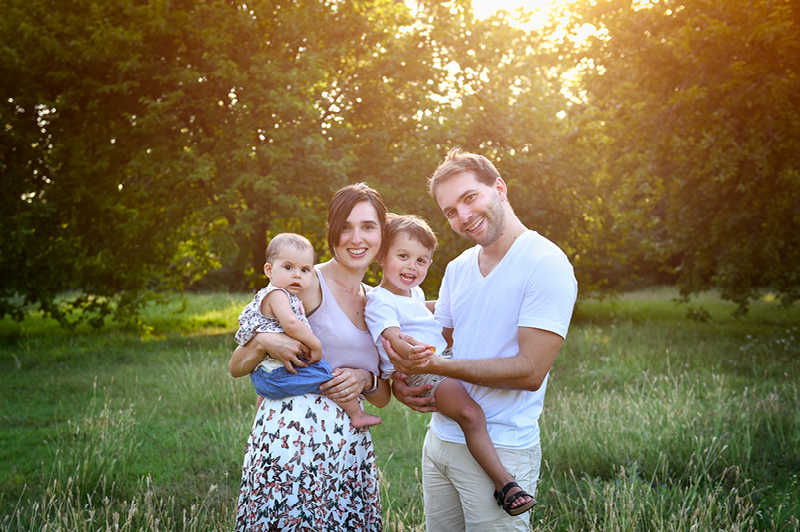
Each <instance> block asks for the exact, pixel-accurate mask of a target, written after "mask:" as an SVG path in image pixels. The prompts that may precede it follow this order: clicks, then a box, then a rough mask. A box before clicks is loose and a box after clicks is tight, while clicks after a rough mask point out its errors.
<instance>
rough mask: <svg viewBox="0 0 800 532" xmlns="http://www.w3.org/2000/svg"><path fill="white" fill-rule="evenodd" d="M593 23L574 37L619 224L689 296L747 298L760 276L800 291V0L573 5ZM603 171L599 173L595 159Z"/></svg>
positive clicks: (581, 20)
mask: <svg viewBox="0 0 800 532" xmlns="http://www.w3.org/2000/svg"><path fill="white" fill-rule="evenodd" d="M570 9H571V10H572V12H573V19H572V26H571V28H572V29H573V30H574V31H575V32H577V28H579V27H580V26H581V25H583V24H586V23H588V24H591V25H593V26H594V28H595V29H596V30H598V31H597V32H596V33H595V35H594V36H593V37H591V38H590V39H589V40H588V42H587V43H581V44H580V45H579V46H577V47H573V48H572V49H571V50H569V47H568V46H567V41H566V40H565V41H563V42H562V52H563V54H564V56H565V57H567V56H568V57H571V58H572V59H573V60H574V63H573V64H574V65H575V66H576V67H577V68H579V70H580V71H581V73H582V78H581V80H582V81H581V85H580V87H581V88H582V89H583V90H584V91H585V94H586V96H585V102H586V105H585V110H586V113H587V116H590V115H591V122H592V123H594V124H595V131H601V132H602V135H603V138H604V139H605V140H603V141H602V142H599V143H597V146H598V148H600V150H599V151H598V152H597V156H598V157H599V158H601V159H602V160H603V162H604V169H603V171H602V173H603V179H604V180H605V181H606V182H607V186H608V189H609V190H613V191H614V193H613V195H612V196H611V197H612V198H614V201H615V204H614V206H613V208H612V212H613V213H616V214H615V218H616V220H617V224H618V227H619V228H620V230H621V231H620V232H621V233H624V234H626V235H628V236H629V237H630V236H634V237H636V238H638V239H639V244H640V245H641V247H642V248H643V249H644V250H645V252H646V258H647V259H649V260H651V261H654V262H657V263H660V264H662V265H664V266H665V267H667V268H669V269H670V271H671V272H672V273H674V274H675V275H676V276H677V280H678V283H679V286H680V288H681V292H682V294H683V295H684V296H685V297H687V298H688V296H690V295H691V294H693V293H697V292H700V291H703V290H707V289H710V288H717V289H719V290H720V291H721V294H722V296H723V297H724V298H726V299H729V300H732V301H735V302H737V303H738V304H739V311H740V312H742V311H745V310H746V308H747V304H748V302H749V301H750V300H751V299H752V298H754V297H757V296H758V294H759V293H760V290H762V289H765V288H766V289H771V290H774V291H775V292H776V293H777V294H779V295H780V297H781V298H782V301H783V302H784V303H786V304H791V303H792V302H793V301H795V300H797V298H798V296H799V295H800V292H798V284H799V283H798V281H800V278H798V276H799V275H800V273H798V272H800V113H798V109H800V105H799V104H800V100H798V88H799V87H800V80H799V78H798V74H799V73H800V71H799V70H798V67H800V44H798V43H799V42H800V41H798V37H799V36H800V26H799V25H798V22H800V11H798V8H797V6H796V3H793V2H788V1H785V0H754V1H752V2H733V3H731V2H723V1H721V0H682V1H676V0H660V1H653V2H628V1H622V0H610V1H607V0H604V1H601V2H596V3H594V2H592V3H588V2H583V1H580V2H577V3H576V4H575V5H573V6H571V7H570ZM598 175H600V173H598Z"/></svg>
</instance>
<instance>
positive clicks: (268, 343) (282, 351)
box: [248, 333, 309, 375]
mask: <svg viewBox="0 0 800 532" xmlns="http://www.w3.org/2000/svg"><path fill="white" fill-rule="evenodd" d="M255 339H256V341H257V342H258V346H259V348H260V349H261V350H263V351H264V352H265V353H267V354H269V356H270V357H271V358H273V359H275V360H277V361H279V362H283V365H284V367H286V371H288V372H289V373H293V374H295V375H297V369H296V367H298V368H304V367H306V366H307V365H308V354H309V350H308V347H306V345H305V344H304V343H302V342H298V341H297V340H295V339H294V338H292V337H290V336H288V335H286V334H284V333H258V334H256V337H255ZM248 345H250V344H249V343H248Z"/></svg>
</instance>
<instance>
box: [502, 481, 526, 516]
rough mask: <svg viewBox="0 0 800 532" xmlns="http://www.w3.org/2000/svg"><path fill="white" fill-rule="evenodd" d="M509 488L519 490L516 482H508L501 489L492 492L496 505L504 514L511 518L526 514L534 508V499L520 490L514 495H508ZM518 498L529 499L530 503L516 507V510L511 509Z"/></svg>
mask: <svg viewBox="0 0 800 532" xmlns="http://www.w3.org/2000/svg"><path fill="white" fill-rule="evenodd" d="M511 488H519V484H517V483H516V482H509V483H508V484H506V485H505V486H503V489H501V490H500V491H495V492H494V498H495V500H496V501H497V505H498V506H502V507H503V510H505V512H506V513H507V514H508V515H511V516H514V515H519V514H521V513H525V512H527V511H528V510H530V509H531V508H533V507H534V506H536V499H534V498H533V497H531V496H530V494H528V492H526V491H525V490H524V489H522V488H520V489H519V491H518V492H516V493H515V494H514V495H508V490H510V489H511ZM520 497H531V502H529V503H527V504H523V505H522V506H517V507H516V508H512V507H511V505H512V504H514V501H516V500H517V499H519V498H520Z"/></svg>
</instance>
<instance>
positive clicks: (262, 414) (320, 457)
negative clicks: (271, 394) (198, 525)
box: [236, 394, 383, 532]
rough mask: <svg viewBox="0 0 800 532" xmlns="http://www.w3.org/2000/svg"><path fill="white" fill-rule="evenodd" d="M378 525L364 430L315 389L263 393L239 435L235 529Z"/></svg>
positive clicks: (377, 497) (369, 451)
mask: <svg viewBox="0 0 800 532" xmlns="http://www.w3.org/2000/svg"><path fill="white" fill-rule="evenodd" d="M271 530H281V531H300V530H303V531H306V530H308V531H310V530H313V531H315V532H317V531H346V530H358V531H373V532H380V531H381V530H383V525H382V522H381V505H380V494H379V488H378V476H377V470H376V467H375V456H374V454H373V449H372V437H371V435H370V433H369V429H367V428H362V429H356V428H354V427H353V426H352V425H351V424H350V418H349V416H348V415H347V414H346V413H345V412H344V410H342V409H341V408H339V406H338V405H337V404H336V403H335V402H333V401H332V400H330V399H328V398H327V397H325V396H323V395H318V394H307V395H301V396H297V397H289V398H286V399H277V400H271V399H265V400H264V401H263V402H262V403H261V407H260V408H259V410H258V412H256V418H255V421H254V423H253V429H252V430H251V431H250V436H249V438H248V440H247V448H246V450H245V456H244V465H243V466H242V485H241V493H240V495H239V507H238V510H237V514H236V531H237V532H245V531H248V532H249V531H271Z"/></svg>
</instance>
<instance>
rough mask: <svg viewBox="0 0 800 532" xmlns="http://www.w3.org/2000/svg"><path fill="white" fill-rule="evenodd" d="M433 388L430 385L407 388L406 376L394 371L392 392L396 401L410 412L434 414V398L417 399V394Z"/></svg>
mask: <svg viewBox="0 0 800 532" xmlns="http://www.w3.org/2000/svg"><path fill="white" fill-rule="evenodd" d="M431 388H433V385H432V384H425V385H423V386H409V385H407V384H406V375H404V374H403V373H400V372H399V371H397V370H395V372H394V374H393V375H392V392H394V396H395V397H396V398H397V400H398V401H400V402H401V403H403V404H404V405H406V406H407V407H408V408H410V409H411V410H416V411H417V412H436V411H437V409H436V398H435V397H418V395H419V394H421V393H423V392H425V391H428V390H430V389H431Z"/></svg>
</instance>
